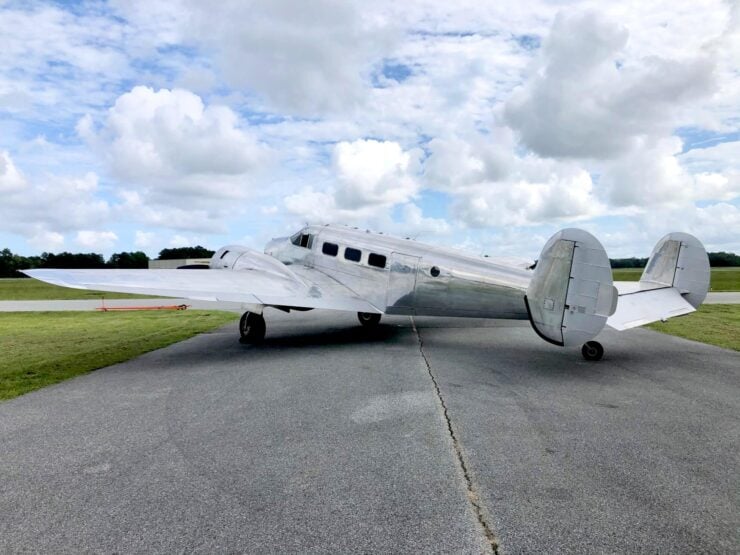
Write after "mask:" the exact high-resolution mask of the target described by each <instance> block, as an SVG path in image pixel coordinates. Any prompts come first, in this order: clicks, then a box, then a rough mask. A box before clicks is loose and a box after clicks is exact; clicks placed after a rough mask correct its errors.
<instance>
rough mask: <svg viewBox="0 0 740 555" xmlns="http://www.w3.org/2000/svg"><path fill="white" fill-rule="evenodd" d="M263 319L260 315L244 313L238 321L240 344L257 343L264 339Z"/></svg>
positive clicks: (264, 327)
mask: <svg viewBox="0 0 740 555" xmlns="http://www.w3.org/2000/svg"><path fill="white" fill-rule="evenodd" d="M265 329H266V326H265V319H264V317H263V316H262V314H257V313H256V312H245V313H244V314H242V318H241V320H239V333H240V334H241V338H239V342H240V343H259V342H260V341H262V340H263V339H264V338H265Z"/></svg>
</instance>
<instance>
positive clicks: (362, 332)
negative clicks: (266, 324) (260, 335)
mask: <svg viewBox="0 0 740 555" xmlns="http://www.w3.org/2000/svg"><path fill="white" fill-rule="evenodd" d="M273 333H274V334H275V335H270V334H269V332H268V336H267V337H265V339H264V341H263V342H262V343H260V344H256V345H248V344H247V345H242V346H243V347H244V348H248V349H271V348H276V347H277V348H286V347H304V348H305V347H325V346H329V345H335V346H336V345H353V344H360V343H386V342H392V341H393V340H395V339H397V338H399V337H401V336H402V335H404V334H408V328H402V327H398V326H384V325H382V324H381V325H379V326H378V327H376V328H374V329H367V328H363V327H360V326H355V327H351V328H339V329H337V328H332V329H328V330H322V331H308V330H306V331H304V332H303V333H300V332H295V333H293V332H291V333H290V334H289V335H280V332H279V331H278V330H276V331H275V332H273Z"/></svg>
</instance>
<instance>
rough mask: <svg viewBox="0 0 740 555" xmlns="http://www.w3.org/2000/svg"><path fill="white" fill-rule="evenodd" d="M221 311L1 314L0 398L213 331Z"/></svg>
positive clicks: (223, 318) (229, 316)
mask: <svg viewBox="0 0 740 555" xmlns="http://www.w3.org/2000/svg"><path fill="white" fill-rule="evenodd" d="M238 316H239V315H238V314H235V313H231V312H222V311H205V310H186V311H166V312H6V313H0V354H1V355H0V399H10V398H12V397H16V396H18V395H23V394H24V393H28V392H29V391H33V390H34V389H39V388H41V387H45V386H47V385H51V384H55V383H58V382H61V381H62V380H66V379H68V378H71V377H73V376H78V375H80V374H85V373H87V372H90V371H91V370H95V369H97V368H102V367H104V366H109V365H111V364H115V363H117V362H123V361H125V360H128V359H130V358H133V357H135V356H138V355H140V354H142V353H146V352H148V351H153V350H155V349H159V348H161V347H165V346H167V345H170V344H172V343H176V342H178V341H182V340H183V339H187V338H189V337H192V336H194V335H196V334H199V333H202V332H205V331H209V330H212V329H214V328H217V327H219V326H222V325H223V324H226V323H228V322H230V321H233V320H235V319H236V318H238Z"/></svg>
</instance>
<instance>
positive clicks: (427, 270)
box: [265, 226, 532, 319]
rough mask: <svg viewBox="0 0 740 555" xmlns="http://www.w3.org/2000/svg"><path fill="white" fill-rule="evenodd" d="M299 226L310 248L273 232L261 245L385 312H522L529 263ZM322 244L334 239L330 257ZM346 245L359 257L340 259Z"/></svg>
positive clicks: (521, 314) (335, 229) (488, 315)
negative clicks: (377, 263)
mask: <svg viewBox="0 0 740 555" xmlns="http://www.w3.org/2000/svg"><path fill="white" fill-rule="evenodd" d="M301 233H303V234H307V235H309V236H310V238H311V239H310V247H302V246H298V245H295V244H293V243H292V242H291V241H290V240H289V239H287V238H281V239H275V240H273V241H272V242H271V243H270V244H268V246H267V247H266V248H265V252H266V253H267V254H270V255H272V256H274V257H275V258H277V259H278V260H280V261H281V262H283V263H285V264H288V265H292V266H294V267H296V266H298V267H300V266H305V267H306V268H312V269H313V270H318V271H320V272H322V273H323V274H325V275H327V276H329V277H331V278H332V279H334V280H336V281H337V282H339V283H341V284H342V285H343V286H345V287H346V288H348V289H349V290H351V291H352V292H353V293H355V294H356V295H357V296H358V297H361V298H363V299H365V300H367V301H369V302H370V303H372V304H373V305H374V306H376V307H377V308H378V309H379V310H381V311H383V312H385V313H387V314H404V315H420V316H422V315H423V316H465V317H474V318H513V319H526V318H528V314H527V308H526V305H525V302H524V295H525V292H526V289H527V286H528V285H529V282H530V281H531V276H532V271H531V270H526V269H521V268H517V267H511V266H507V265H504V264H500V263H495V262H492V261H490V260H488V259H486V258H477V257H474V256H470V255H466V254H464V253H460V252H457V251H454V250H452V249H446V248H441V247H434V246H431V245H425V244H423V243H419V242H416V241H412V240H408V239H398V238H394V237H389V236H387V235H382V234H376V233H370V232H365V231H360V230H356V229H352V228H345V227H336V226H308V227H306V228H305V229H304V230H302V231H301ZM324 243H331V244H333V245H337V246H338V252H337V254H336V256H330V255H327V254H324V253H323V252H322V246H323V245H324ZM348 247H349V248H351V249H357V250H359V251H360V252H361V258H360V260H359V262H355V261H351V260H348V259H346V258H345V249H346V248H348ZM371 253H372V254H375V255H380V256H384V257H385V265H384V267H382V268H381V267H377V266H372V265H370V264H369V263H368V261H369V258H368V257H369V255H370V254H371ZM376 260H377V258H376Z"/></svg>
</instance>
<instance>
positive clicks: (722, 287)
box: [612, 268, 740, 291]
mask: <svg viewBox="0 0 740 555" xmlns="http://www.w3.org/2000/svg"><path fill="white" fill-rule="evenodd" d="M612 275H613V276H614V281H637V280H639V279H640V276H641V275H642V268H619V269H614V270H612ZM709 287H710V289H709V290H710V291H740V268H712V277H711V280H710V282H709Z"/></svg>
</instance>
